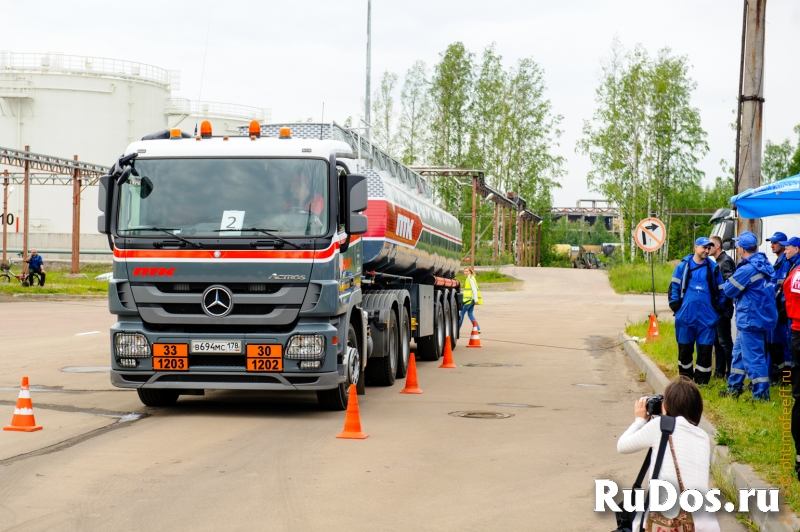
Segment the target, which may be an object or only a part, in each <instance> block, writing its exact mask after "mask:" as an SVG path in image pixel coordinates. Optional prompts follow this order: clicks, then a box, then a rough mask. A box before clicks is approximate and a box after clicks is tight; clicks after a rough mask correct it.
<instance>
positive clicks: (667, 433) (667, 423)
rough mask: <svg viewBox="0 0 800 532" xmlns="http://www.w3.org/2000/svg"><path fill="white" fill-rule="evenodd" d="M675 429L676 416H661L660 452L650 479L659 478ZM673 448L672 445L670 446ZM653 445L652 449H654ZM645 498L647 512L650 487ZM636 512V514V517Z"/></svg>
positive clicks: (642, 523)
mask: <svg viewBox="0 0 800 532" xmlns="http://www.w3.org/2000/svg"><path fill="white" fill-rule="evenodd" d="M674 430H675V418H674V417H672V416H661V441H660V442H659V444H658V454H656V463H655V464H654V465H653V476H652V477H650V480H653V479H656V478H658V474H659V473H660V472H661V464H662V462H663V461H664V452H665V451H666V450H667V442H669V440H670V439H672V433H673V431H674ZM670 448H671V447H670ZM652 450H653V449H652V447H651V448H650V451H652ZM644 500H645V505H646V506H645V511H644V513H647V511H648V510H650V489H649V488H648V490H647V493H645V495H644ZM644 513H643V514H642V522H641V527H642V528H641V530H642V532H644V526H645V522H644ZM635 516H636V514H634V517H633V518H632V519H631V521H633V519H634V518H635Z"/></svg>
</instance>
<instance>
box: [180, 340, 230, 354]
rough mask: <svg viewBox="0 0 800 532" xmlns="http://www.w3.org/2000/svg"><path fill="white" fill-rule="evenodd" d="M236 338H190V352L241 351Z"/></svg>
mask: <svg viewBox="0 0 800 532" xmlns="http://www.w3.org/2000/svg"><path fill="white" fill-rule="evenodd" d="M241 352H242V342H240V341H238V340H192V353H241Z"/></svg>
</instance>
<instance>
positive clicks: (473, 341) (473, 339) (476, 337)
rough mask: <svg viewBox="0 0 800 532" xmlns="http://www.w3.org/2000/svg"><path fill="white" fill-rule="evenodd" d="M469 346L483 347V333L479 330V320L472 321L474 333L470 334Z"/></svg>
mask: <svg viewBox="0 0 800 532" xmlns="http://www.w3.org/2000/svg"><path fill="white" fill-rule="evenodd" d="M467 347H483V346H482V345H481V333H480V332H479V331H478V322H477V321H473V322H472V334H470V335H469V343H468V344H467Z"/></svg>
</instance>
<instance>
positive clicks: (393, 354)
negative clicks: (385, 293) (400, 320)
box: [367, 310, 400, 386]
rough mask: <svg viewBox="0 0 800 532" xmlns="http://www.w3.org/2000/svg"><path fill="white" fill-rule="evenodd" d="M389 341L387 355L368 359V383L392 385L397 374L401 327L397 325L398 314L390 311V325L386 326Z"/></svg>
mask: <svg viewBox="0 0 800 532" xmlns="http://www.w3.org/2000/svg"><path fill="white" fill-rule="evenodd" d="M386 334H387V335H388V338H387V340H388V341H389V345H388V349H387V351H388V352H387V353H386V356H385V357H372V358H370V359H369V361H367V384H372V385H377V386H391V385H392V384H394V377H395V375H397V359H398V353H399V348H400V329H399V327H398V326H397V314H395V312H394V310H392V311H390V312H389V326H388V327H387V328H386Z"/></svg>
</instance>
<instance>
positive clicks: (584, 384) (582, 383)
mask: <svg viewBox="0 0 800 532" xmlns="http://www.w3.org/2000/svg"><path fill="white" fill-rule="evenodd" d="M573 386H605V384H586V383H585V382H579V383H578V384H573Z"/></svg>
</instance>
